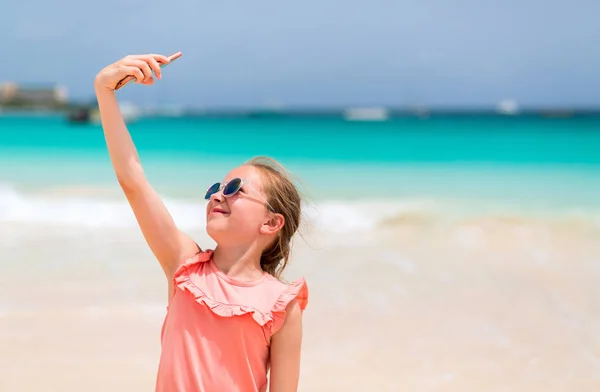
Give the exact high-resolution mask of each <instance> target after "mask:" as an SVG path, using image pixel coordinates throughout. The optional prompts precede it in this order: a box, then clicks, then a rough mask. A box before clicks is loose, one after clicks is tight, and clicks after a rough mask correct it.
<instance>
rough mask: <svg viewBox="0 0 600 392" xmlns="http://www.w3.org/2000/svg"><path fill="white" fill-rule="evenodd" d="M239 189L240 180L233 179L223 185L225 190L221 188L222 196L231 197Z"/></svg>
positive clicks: (240, 185)
mask: <svg viewBox="0 0 600 392" xmlns="http://www.w3.org/2000/svg"><path fill="white" fill-rule="evenodd" d="M241 187H242V180H241V179H239V178H234V179H233V180H231V181H229V182H228V183H227V185H225V188H223V195H224V196H233V195H234V194H235V193H236V192H237V191H239V190H240V188H241Z"/></svg>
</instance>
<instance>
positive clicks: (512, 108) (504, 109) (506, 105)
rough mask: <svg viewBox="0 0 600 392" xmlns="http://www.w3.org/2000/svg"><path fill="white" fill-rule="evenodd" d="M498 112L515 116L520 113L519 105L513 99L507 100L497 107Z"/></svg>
mask: <svg viewBox="0 0 600 392" xmlns="http://www.w3.org/2000/svg"><path fill="white" fill-rule="evenodd" d="M496 111H497V112H498V113H500V114H506V115H515V114H518V113H519V104H518V103H517V101H515V100H513V99H505V100H503V101H500V102H499V103H498V105H496Z"/></svg>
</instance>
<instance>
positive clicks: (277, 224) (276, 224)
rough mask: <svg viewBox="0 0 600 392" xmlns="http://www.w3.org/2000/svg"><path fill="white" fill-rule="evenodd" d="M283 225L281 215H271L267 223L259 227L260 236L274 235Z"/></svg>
mask: <svg viewBox="0 0 600 392" xmlns="http://www.w3.org/2000/svg"><path fill="white" fill-rule="evenodd" d="M284 224H285V218H284V217H283V215H281V214H272V215H271V216H270V217H269V218H268V220H267V221H265V222H264V223H263V224H262V225H261V226H260V232H261V233H262V234H276V233H277V232H278V231H279V230H281V228H282V227H283V225H284Z"/></svg>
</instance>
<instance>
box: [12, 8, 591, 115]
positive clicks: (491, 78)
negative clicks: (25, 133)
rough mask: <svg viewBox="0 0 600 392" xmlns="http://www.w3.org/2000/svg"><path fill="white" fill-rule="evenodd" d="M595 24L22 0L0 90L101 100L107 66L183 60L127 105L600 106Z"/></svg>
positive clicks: (501, 11) (475, 13) (525, 17)
mask: <svg viewBox="0 0 600 392" xmlns="http://www.w3.org/2000/svg"><path fill="white" fill-rule="evenodd" d="M59 4H60V5H59ZM599 15H600V1H598V0H576V1H573V2H571V3H570V4H568V2H566V1H563V2H557V1H541V0H521V1H518V0H505V1H502V2H500V1H496V2H491V1H482V0H480V1H476V0H452V1H450V0H411V1H407V0H395V1H391V0H388V1H386V0H363V1H355V0H304V1H302V2H283V1H275V0H262V1H261V0H256V1H252V2H250V1H245V2H241V1H239V2H234V1H212V2H208V1H204V0H173V1H162V2H148V1H141V0H104V1H102V2H82V1H74V0H62V1H60V2H47V1H42V0H21V1H19V2H12V3H8V5H3V6H2V13H1V14H0V37H1V39H0V50H1V51H2V53H3V54H7V55H5V56H3V63H2V67H1V68H0V81H7V80H15V81H19V82H28V83H53V82H58V83H60V84H64V85H66V86H67V87H68V88H69V92H70V95H71V96H72V97H75V98H93V95H92V94H93V90H92V82H93V78H94V75H95V74H96V73H97V72H98V71H99V70H100V69H101V68H102V67H103V66H105V65H107V64H108V63H110V62H112V61H115V60H117V59H119V58H120V57H122V56H124V55H126V54H128V53H146V52H159V53H164V54H168V53H171V52H175V51H182V52H183V53H184V56H183V57H182V58H181V59H180V60H178V62H177V63H174V64H173V65H171V66H169V67H168V68H167V69H165V77H164V79H163V81H160V82H159V83H158V84H157V85H155V86H152V87H145V86H128V87H127V89H126V90H123V91H122V92H121V95H122V96H123V97H124V99H128V100H134V101H136V102H140V103H146V104H169V103H178V104H185V105H192V106H263V105H273V104H276V105H284V106H345V105H393V106H405V105H425V106H434V107H435V106H438V107H439V106H444V107H448V106H451V107H473V106H491V105H495V104H496V103H497V102H498V101H500V100H502V99H505V98H513V99H516V100H517V101H518V102H519V103H521V104H522V105H523V106H542V107H556V106H560V107H600V22H598V18H599Z"/></svg>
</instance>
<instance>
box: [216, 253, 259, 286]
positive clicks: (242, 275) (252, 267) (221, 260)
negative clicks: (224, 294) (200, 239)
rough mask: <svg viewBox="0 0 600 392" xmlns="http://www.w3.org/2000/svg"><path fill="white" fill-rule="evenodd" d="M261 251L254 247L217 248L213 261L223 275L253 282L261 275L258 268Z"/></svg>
mask: <svg viewBox="0 0 600 392" xmlns="http://www.w3.org/2000/svg"><path fill="white" fill-rule="evenodd" d="M261 253H262V251H261V250H260V249H258V248H257V247H256V246H254V245H251V246H250V247H248V246H244V247H241V246H240V247H228V246H217V247H216V248H215V251H214V254H213V261H214V263H215V265H216V266H217V268H218V269H219V270H220V271H221V272H223V273H224V274H225V275H227V276H229V277H231V278H234V279H239V280H248V281H250V280H255V279H259V278H260V277H261V276H262V275H263V270H262V268H261V266H260V256H261Z"/></svg>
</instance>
